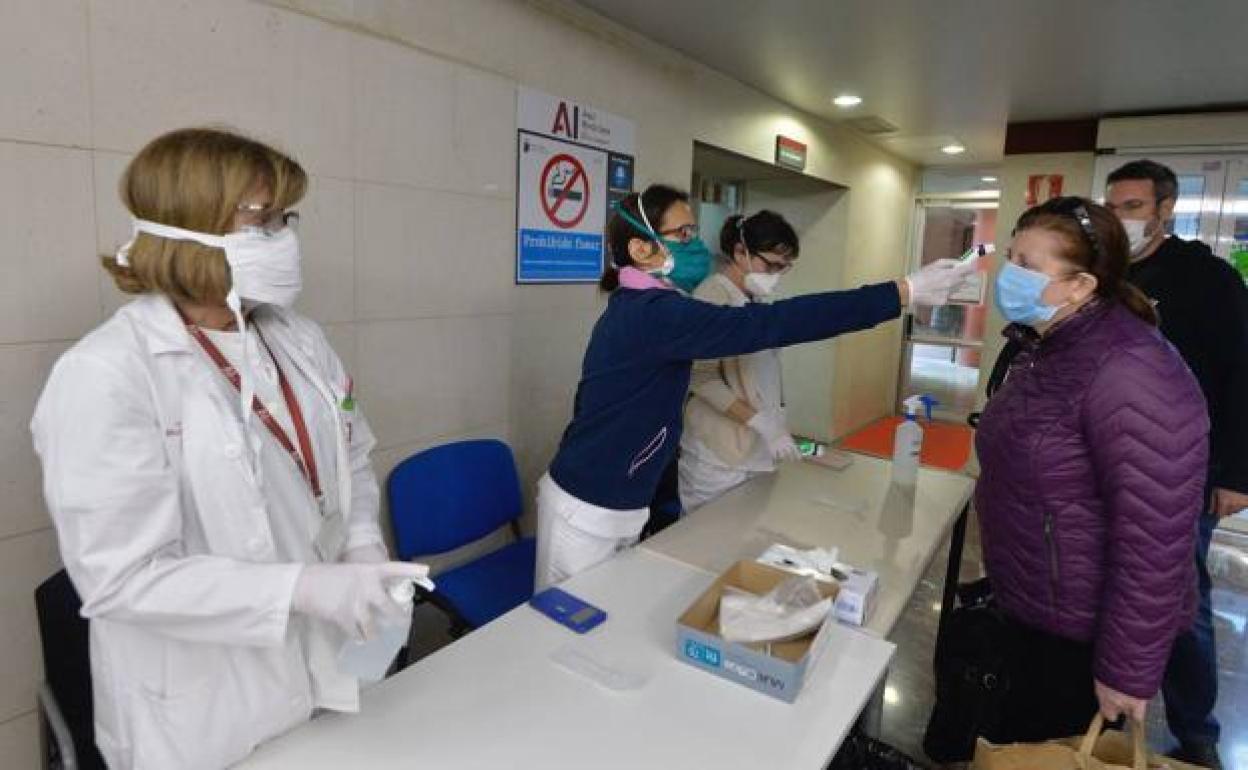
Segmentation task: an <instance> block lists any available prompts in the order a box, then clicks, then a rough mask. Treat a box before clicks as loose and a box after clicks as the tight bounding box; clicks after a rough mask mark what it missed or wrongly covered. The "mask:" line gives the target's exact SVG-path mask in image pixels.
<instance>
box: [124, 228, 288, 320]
mask: <svg viewBox="0 0 1248 770" xmlns="http://www.w3.org/2000/svg"><path fill="white" fill-rule="evenodd" d="M139 233H148V234H150V235H156V236H159V237H161V238H169V239H171V240H177V241H195V242H196V243H202V244H203V245H205V246H214V247H216V248H219V249H221V250H222V251H224V252H225V262H226V264H228V265H229V266H230V280H231V286H230V295H231V296H227V297H226V304H227V305H229V306H230V307H231V309H233V308H234V306H235V305H236V304H237V305H241V301H243V300H247V301H249V302H253V303H259V304H267V305H277V306H279V307H283V308H290V307H291V306H292V305H294V304H295V299H296V298H297V297H298V296H299V291H300V289H302V288H303V278H302V274H301V270H300V263H301V260H300V257H299V238H298V236H297V235H295V231H294V230H292V229H291V228H289V227H283V228H282V229H280V230H278V231H277V232H275V233H268V232H266V231H264V230H261V229H259V228H245V229H243V230H239V231H238V232H233V233H227V234H226V235H213V234H211V233H201V232H197V231H195V230H184V229H182V228H180V227H172V226H170V225H162V224H160V223H158V222H149V221H147V220H144V219H136V220H134V234H135V235H136V236H137V235H138V234H139ZM133 243H134V240H133V239H131V241H130V243H127V244H126V245H125V246H123V247H122V249H121V251H120V252H118V254H117V261H118V264H122V265H126V264H129V259H128V254H129V251H130V246H131V244H133Z"/></svg>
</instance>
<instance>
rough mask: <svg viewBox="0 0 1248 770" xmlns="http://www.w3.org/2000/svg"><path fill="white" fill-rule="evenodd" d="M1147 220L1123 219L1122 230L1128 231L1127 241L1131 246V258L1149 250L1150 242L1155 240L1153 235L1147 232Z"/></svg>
mask: <svg viewBox="0 0 1248 770" xmlns="http://www.w3.org/2000/svg"><path fill="white" fill-rule="evenodd" d="M1149 221H1150V220H1147V219H1123V220H1121V222H1122V229H1123V230H1126V231H1127V241H1128V242H1129V243H1130V244H1131V256H1133V257H1134V256H1137V255H1139V253H1140V252H1141V251H1143V250H1144V249H1145V248H1147V246H1148V243H1149V241H1151V240H1152V239H1153V234H1152V233H1149V232H1146V231H1147V230H1148V223H1149Z"/></svg>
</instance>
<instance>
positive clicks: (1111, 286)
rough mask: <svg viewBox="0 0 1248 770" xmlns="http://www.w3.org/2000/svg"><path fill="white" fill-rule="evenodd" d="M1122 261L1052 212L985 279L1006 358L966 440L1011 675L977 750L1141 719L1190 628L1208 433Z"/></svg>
mask: <svg viewBox="0 0 1248 770" xmlns="http://www.w3.org/2000/svg"><path fill="white" fill-rule="evenodd" d="M1127 264H1128V245H1127V237H1126V234H1125V233H1124V232H1123V229H1122V226H1121V225H1120V224H1119V223H1118V219H1117V218H1116V217H1115V216H1114V215H1113V214H1111V213H1110V212H1109V211H1108V210H1107V209H1105V208H1103V207H1101V206H1098V205H1096V204H1094V203H1092V202H1091V201H1089V200H1085V199H1081V198H1058V199H1056V200H1052V201H1049V202H1048V203H1045V204H1043V205H1040V206H1037V207H1035V208H1032V209H1030V210H1029V211H1027V212H1026V213H1025V214H1023V216H1022V217H1021V218H1020V219H1019V220H1018V225H1017V226H1016V227H1015V230H1014V241H1013V244H1012V246H1011V248H1010V252H1009V255H1008V262H1007V263H1006V264H1005V265H1004V266H1003V268H1002V270H1001V273H1000V274H999V275H998V277H997V285H996V289H997V291H996V295H997V296H996V298H997V304H998V307H999V308H1000V309H1001V311H1002V313H1003V314H1004V315H1005V317H1006V318H1007V319H1008V320H1009V321H1011V322H1012V324H1011V326H1010V327H1009V328H1008V329H1007V330H1006V334H1007V336H1010V337H1012V338H1013V339H1015V340H1017V341H1019V342H1021V345H1022V347H1021V352H1020V353H1019V354H1018V356H1017V357H1016V358H1015V359H1014V361H1013V363H1012V364H1011V367H1010V370H1009V375H1008V377H1007V378H1006V380H1005V383H1004V385H1003V386H1002V387H1001V389H1000V390H998V391H997V392H996V393H995V395H993V397H992V400H991V401H990V402H989V404H988V407H987V409H986V410H985V411H984V414H983V417H982V418H981V421H980V424H979V430H978V434H977V437H976V449H977V451H978V454H979V462H980V466H981V469H982V472H981V475H980V479H979V484H978V486H977V487H976V490H975V507H976V510H977V511H978V514H979V518H980V526H981V531H982V536H983V548H984V557H985V562H986V565H987V570H988V576H989V578H991V581H992V585H993V590H994V591H995V594H996V598H997V602H998V606H999V607H1000V609H1001V610H1002V612H1003V613H1004V615H1005V616H1006V618H1007V621H1008V622H1009V625H1010V626H1011V627H1012V628H1011V633H1012V634H1013V636H1012V637H1011V639H1012V640H1013V641H1012V642H1011V644H1010V648H1011V649H1010V656H1011V658H1013V660H1014V661H1015V663H1016V665H1014V666H1013V667H1012V669H1013V670H1012V672H1011V680H1012V681H1011V683H1010V690H1009V693H1008V695H1007V696H1006V703H1005V707H1004V709H1003V712H1002V714H1001V717H1002V722H1003V725H1004V728H1003V729H1004V731H1005V732H1007V733H1008V735H996V736H990V737H992V738H993V739H994V740H1003V739H1004V740H1027V741H1034V740H1044V739H1048V738H1054V737H1060V736H1066V735H1072V734H1076V733H1081V732H1083V731H1084V730H1086V728H1087V724H1088V722H1089V720H1090V719H1091V718H1092V716H1093V714H1094V713H1095V712H1096V710H1097V708H1098V707H1099V709H1100V711H1101V712H1102V713H1104V714H1105V715H1106V716H1107V717H1108V718H1111V719H1116V718H1117V717H1119V716H1120V715H1127V716H1132V717H1142V716H1143V713H1144V708H1145V705H1146V704H1147V703H1148V700H1149V699H1150V698H1151V697H1152V696H1153V695H1154V694H1156V692H1157V690H1158V687H1159V684H1160V682H1161V677H1162V673H1163V671H1164V670H1165V667H1166V660H1167V658H1168V656H1169V652H1170V646H1171V644H1172V642H1173V640H1174V637H1175V636H1176V635H1177V634H1178V633H1179V632H1180V631H1181V630H1182V629H1184V628H1186V627H1187V626H1188V625H1190V624H1191V622H1192V619H1193V613H1194V610H1195V606H1196V604H1195V602H1196V576H1195V571H1194V563H1193V561H1192V549H1193V548H1194V545H1193V538H1194V537H1195V535H1196V522H1197V517H1198V516H1199V514H1200V512H1201V510H1202V505H1203V504H1204V499H1203V498H1204V494H1205V492H1204V490H1205V482H1206V478H1205V475H1206V468H1207V459H1208V458H1207V455H1208V446H1207V445H1208V432H1209V422H1208V418H1207V416H1206V414H1207V412H1206V409H1205V403H1204V399H1203V397H1202V396H1201V392H1200V388H1199V386H1198V385H1197V383H1196V380H1195V378H1194V377H1193V376H1192V374H1191V372H1189V371H1188V369H1187V366H1186V365H1185V364H1184V362H1183V359H1182V358H1181V357H1180V356H1179V354H1178V353H1177V352H1176V351H1175V350H1174V349H1173V348H1172V347H1171V346H1170V345H1169V344H1168V343H1167V342H1166V341H1165V339H1164V338H1163V337H1162V336H1161V334H1160V333H1159V332H1158V330H1157V328H1156V324H1157V316H1156V313H1155V311H1154V309H1153V306H1152V305H1151V303H1150V302H1149V301H1148V299H1147V298H1146V297H1145V296H1144V295H1143V294H1141V293H1140V292H1139V291H1138V290H1137V289H1135V288H1134V287H1133V286H1131V285H1130V284H1128V283H1127V281H1126V271H1127Z"/></svg>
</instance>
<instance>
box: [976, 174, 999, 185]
mask: <svg viewBox="0 0 1248 770" xmlns="http://www.w3.org/2000/svg"><path fill="white" fill-rule="evenodd" d="M979 181H981V182H987V183H988V184H994V183H995V182H996V181H997V178H996V177H995V176H981V177H980V178H979Z"/></svg>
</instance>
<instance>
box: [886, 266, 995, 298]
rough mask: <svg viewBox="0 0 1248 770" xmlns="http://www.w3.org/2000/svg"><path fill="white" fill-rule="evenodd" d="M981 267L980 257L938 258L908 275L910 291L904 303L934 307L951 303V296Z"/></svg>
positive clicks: (907, 281)
mask: <svg viewBox="0 0 1248 770" xmlns="http://www.w3.org/2000/svg"><path fill="white" fill-rule="evenodd" d="M978 269H979V259H978V258H976V259H968V260H965V261H963V260H957V259H938V260H936V261H935V262H933V263H931V264H930V265H925V266H923V267H922V268H921V269H920V270H919V271H918V272H916V273H912V274H910V275H908V276H906V281H905V282H906V285H907V286H908V288H909V291H908V292H907V293H906V295H905V296H903V297H902V304H903V305H905V304H910V305H922V306H924V307H934V306H938V305H946V304H948V303H949V297H950V295H952V294H953V292H954V290H956V289H957V288H958V287H959V286H960V285H961V284H962V283H964V282H965V281H966V279H968V278H970V277H971V276H972V275H975V271H977V270H978Z"/></svg>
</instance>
